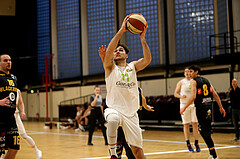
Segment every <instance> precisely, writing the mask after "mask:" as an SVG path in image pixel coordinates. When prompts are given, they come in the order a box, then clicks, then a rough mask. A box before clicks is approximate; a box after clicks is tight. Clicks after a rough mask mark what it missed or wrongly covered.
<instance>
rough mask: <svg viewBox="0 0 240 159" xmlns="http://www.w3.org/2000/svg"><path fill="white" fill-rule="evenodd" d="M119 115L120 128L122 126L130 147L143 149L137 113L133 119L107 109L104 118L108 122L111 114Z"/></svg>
mask: <svg viewBox="0 0 240 159" xmlns="http://www.w3.org/2000/svg"><path fill="white" fill-rule="evenodd" d="M112 113H113V114H117V115H118V116H119V118H120V124H119V126H122V128H123V131H124V134H125V137H126V140H127V142H128V144H129V145H132V146H135V147H139V148H142V146H143V145H142V143H143V139H142V131H141V128H140V125H139V118H138V115H137V113H136V114H135V115H134V116H132V117H127V116H125V115H123V114H121V113H120V112H118V111H117V110H115V109H113V108H107V109H105V111H104V116H105V119H106V121H107V117H108V115H109V114H112Z"/></svg>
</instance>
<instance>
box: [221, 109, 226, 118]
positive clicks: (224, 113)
mask: <svg viewBox="0 0 240 159" xmlns="http://www.w3.org/2000/svg"><path fill="white" fill-rule="evenodd" d="M219 111H220V113H221V114H222V115H223V117H225V116H226V111H225V109H224V108H223V107H221V108H220V109H219Z"/></svg>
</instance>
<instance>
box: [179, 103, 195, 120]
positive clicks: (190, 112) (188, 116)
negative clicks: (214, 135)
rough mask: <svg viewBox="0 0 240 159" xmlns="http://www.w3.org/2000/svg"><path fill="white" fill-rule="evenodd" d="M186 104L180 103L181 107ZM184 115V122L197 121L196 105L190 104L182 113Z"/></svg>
mask: <svg viewBox="0 0 240 159" xmlns="http://www.w3.org/2000/svg"><path fill="white" fill-rule="evenodd" d="M185 105H186V104H180V108H182V107H184V106H185ZM181 117H182V123H183V124H189V123H197V122H198V120H197V115H196V107H195V106H189V107H188V108H187V109H186V110H185V111H184V113H183V115H181Z"/></svg>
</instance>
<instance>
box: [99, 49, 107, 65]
mask: <svg viewBox="0 0 240 159" xmlns="http://www.w3.org/2000/svg"><path fill="white" fill-rule="evenodd" d="M106 48H107V46H106V45H104V46H103V45H102V47H99V49H98V53H99V56H100V57H101V60H102V62H104V58H105V55H106Z"/></svg>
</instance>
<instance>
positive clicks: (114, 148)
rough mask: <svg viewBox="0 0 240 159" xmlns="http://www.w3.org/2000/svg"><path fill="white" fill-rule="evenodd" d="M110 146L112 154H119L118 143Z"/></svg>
mask: <svg viewBox="0 0 240 159" xmlns="http://www.w3.org/2000/svg"><path fill="white" fill-rule="evenodd" d="M108 147H109V152H110V155H111V156H112V155H115V156H117V146H116V145H113V146H110V145H108Z"/></svg>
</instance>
